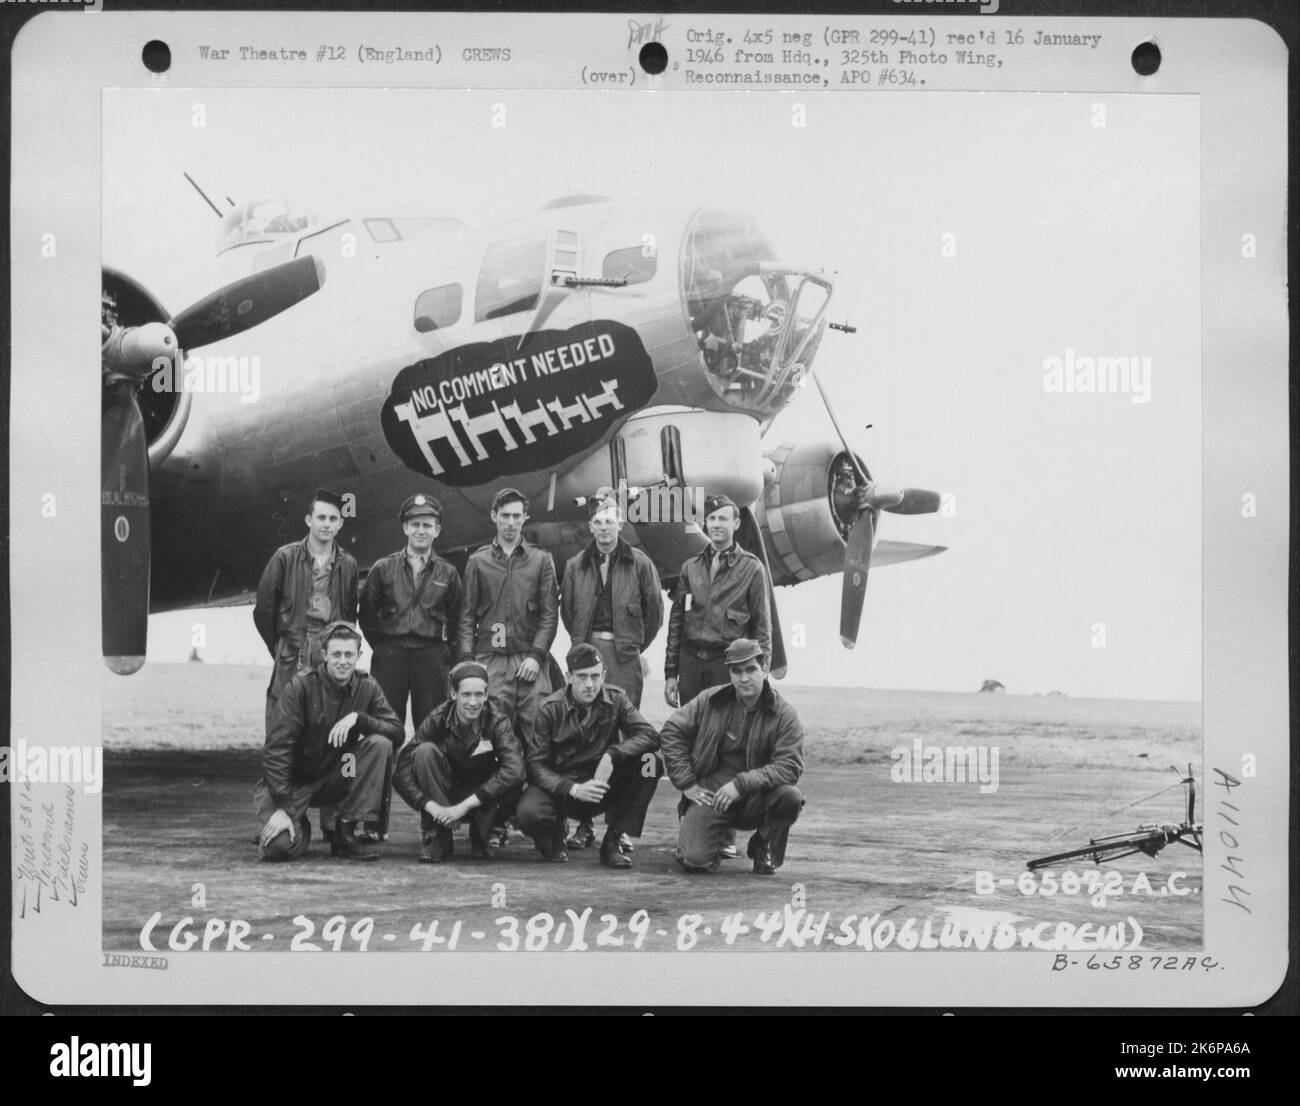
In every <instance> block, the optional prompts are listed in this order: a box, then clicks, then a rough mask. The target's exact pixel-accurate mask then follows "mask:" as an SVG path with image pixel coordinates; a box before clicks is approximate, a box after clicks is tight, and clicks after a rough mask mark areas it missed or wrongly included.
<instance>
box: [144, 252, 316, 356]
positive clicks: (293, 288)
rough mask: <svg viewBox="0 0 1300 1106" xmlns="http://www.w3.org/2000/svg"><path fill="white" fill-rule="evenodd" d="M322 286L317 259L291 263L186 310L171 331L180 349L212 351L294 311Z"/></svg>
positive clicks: (221, 290)
mask: <svg viewBox="0 0 1300 1106" xmlns="http://www.w3.org/2000/svg"><path fill="white" fill-rule="evenodd" d="M324 282H325V266H324V264H323V263H322V262H321V260H320V258H318V257H315V256H311V255H309V256H307V257H299V258H295V259H294V260H293V261H286V262H285V263H284V264H283V265H276V266H274V267H273V268H270V269H267V270H265V271H264V272H260V273H253V274H252V275H251V276H246V277H241V278H240V279H239V280H237V281H235V282H234V283H233V284H227V285H226V286H225V287H224V288H219V289H217V291H215V292H212V293H210V294H209V295H206V296H204V297H203V298H202V299H201V300H199V301H198V302H197V303H193V304H191V305H190V306H189V307H187V308H185V310H184V311H182V312H180V313H179V314H178V315H177V316H176V317H175V318H174V319H172V321H171V324H170V325H171V328H172V329H173V330H174V331H175V332H176V339H177V341H179V342H180V344H181V348H182V349H186V350H192V349H196V348H198V347H199V346H206V345H211V344H212V343H213V342H219V341H221V340H222V339H223V338H230V337H233V336H234V335H236V334H241V333H243V332H244V331H245V330H250V329H251V328H253V327H255V326H257V325H258V324H259V323H264V322H266V320H267V319H270V318H273V317H274V316H276V315H278V314H280V312H281V311H285V310H287V309H288V308H290V307H293V306H294V304H296V303H300V302H301V301H302V300H305V299H306V298H307V297H308V296H310V295H312V294H313V293H315V292H318V291H320V287H321V285H322V284H324Z"/></svg>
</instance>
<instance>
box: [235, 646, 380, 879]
mask: <svg viewBox="0 0 1300 1106" xmlns="http://www.w3.org/2000/svg"><path fill="white" fill-rule="evenodd" d="M321 643H322V652H323V653H324V658H325V659H324V663H322V664H319V665H317V667H315V668H313V669H311V670H310V671H308V672H299V673H298V674H297V675H296V676H294V677H293V679H291V680H290V681H289V683H288V684H287V685H286V686H285V688H284V690H283V691H282V692H281V693H280V696H279V698H278V700H277V701H276V704H275V709H274V710H273V711H272V713H271V723H270V728H269V729H268V731H267V735H266V747H265V749H264V750H263V752H262V779H260V780H259V781H258V783H257V787H256V788H254V790H253V804H254V806H255V807H256V809H257V817H258V820H259V822H260V823H261V825H262V832H261V835H260V836H259V838H258V856H259V857H260V858H261V859H262V860H292V859H294V858H295V857H298V856H301V855H302V854H303V853H304V852H306V851H307V843H308V842H309V841H310V840H311V823H310V822H309V821H308V820H307V817H306V813H307V808H308V807H310V806H318V805H320V804H322V803H327V804H329V805H331V806H333V807H336V808H337V812H338V821H337V822H336V824H335V829H334V837H333V840H332V841H331V842H330V854H331V855H332V856H337V857H342V858H344V859H346V860H375V859H377V858H378V856H379V853H378V851H377V850H376V849H375V848H374V845H373V844H371V843H370V842H368V841H362V840H358V838H357V826H358V825H359V824H360V823H361V822H364V821H366V820H374V819H376V818H378V817H379V808H380V806H381V804H382V803H383V798H384V781H385V779H386V778H387V776H388V766H389V763H390V761H391V759H392V755H393V743H394V742H396V741H399V740H401V738H402V737H403V727H402V724H401V723H400V722H399V721H398V720H397V715H396V714H395V713H394V712H393V708H392V707H390V706H389V705H388V701H387V700H386V699H385V698H384V693H383V692H382V691H381V690H380V689H379V684H378V683H376V682H375V680H374V679H373V678H371V677H370V676H367V675H366V674H365V673H363V672H358V671H357V670H356V667H357V658H358V657H359V656H360V655H361V635H360V634H359V633H357V631H356V630H354V629H353V628H352V627H351V626H350V625H348V623H346V622H332V623H330V624H329V625H328V626H326V627H325V628H324V630H322V631H321Z"/></svg>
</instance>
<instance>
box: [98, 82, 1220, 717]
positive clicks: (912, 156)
mask: <svg viewBox="0 0 1300 1106" xmlns="http://www.w3.org/2000/svg"><path fill="white" fill-rule="evenodd" d="M499 104H500V105H503V106H504V109H505V113H504V123H505V125H504V126H498V127H494V126H493V125H492V121H493V118H494V110H495V106H496V105H499ZM104 107H105V112H104V119H105V129H104V159H105V177H104V243H103V247H104V259H105V262H106V263H107V264H110V265H113V266H115V267H118V268H121V269H124V270H125V271H127V272H128V273H130V274H131V275H132V276H134V277H136V278H137V279H139V280H141V281H142V282H143V283H145V284H146V286H148V287H149V288H150V289H151V290H152V291H153V292H154V293H155V294H156V295H157V296H158V297H159V299H160V300H161V301H162V302H163V303H164V305H165V306H167V307H168V309H169V310H172V311H175V310H177V309H178V308H179V307H180V306H182V305H183V304H185V303H187V302H189V301H191V300H193V299H195V298H197V297H198V296H199V295H200V294H202V293H203V292H204V291H206V290H209V289H210V288H211V287H213V286H214V284H216V283H220V281H219V280H218V278H217V274H216V269H215V263H214V259H213V249H214V239H215V229H216V225H217V220H216V218H215V217H214V216H213V214H212V212H211V211H210V209H208V207H207V206H206V205H205V204H204V203H203V201H202V200H200V199H199V198H198V196H197V195H196V194H195V193H194V192H193V191H192V190H191V188H190V187H189V185H187V184H186V183H185V181H184V179H183V177H182V176H181V173H182V171H187V172H189V173H190V175H191V176H193V177H194V178H195V179H196V180H197V181H198V182H199V183H200V184H201V185H202V186H203V187H204V188H205V190H207V191H208V192H209V193H210V194H212V195H213V196H214V198H216V197H224V196H226V195H229V196H231V197H233V198H234V199H235V200H236V201H238V202H242V201H244V200H249V199H253V198H258V197H270V196H284V197H290V198H293V199H296V200H298V201H301V202H303V203H305V204H306V205H307V206H308V207H310V208H312V209H313V210H315V211H316V212H318V213H319V214H320V215H322V216H328V215H331V214H335V213H342V212H346V211H349V210H356V209H365V211H366V212H367V213H379V211H380V209H381V208H385V209H388V210H393V211H399V210H400V211H405V212H408V213H419V214H430V215H454V216H457V217H460V218H462V219H464V220H465V221H466V222H468V223H470V224H476V223H490V222H496V221H500V220H502V219H504V218H509V217H512V216H515V215H518V214H522V213H526V212H527V211H530V210H533V209H535V208H536V207H538V206H540V205H541V204H543V203H546V202H547V201H548V200H550V199H553V198H555V197H557V196H560V195H563V194H565V193H569V192H597V193H602V194H605V195H610V196H613V197H616V198H623V197H629V198H631V197H655V196H661V197H665V198H671V199H673V200H675V201H682V202H684V203H688V204H693V203H697V202H698V203H705V202H713V203H723V204H726V205H728V206H731V207H741V208H745V209H747V210H750V211H753V212H755V213H756V214H757V215H758V216H759V217H760V218H761V220H762V222H763V225H764V226H765V228H766V230H767V231H768V234H769V237H770V238H771V239H772V240H773V242H774V244H775V245H776V247H777V252H778V254H779V255H780V256H781V257H782V258H784V259H787V260H791V261H794V262H799V263H802V264H805V265H808V266H809V267H812V268H820V269H822V270H823V271H824V272H825V273H826V274H827V275H828V276H830V277H831V278H832V279H833V280H834V281H835V285H836V287H835V292H834V298H833V300H832V303H831V308H830V314H831V317H832V318H833V319H835V320H837V321H842V320H847V321H848V322H850V323H852V324H853V325H854V326H856V327H857V328H858V329H857V333H856V334H854V335H845V334H840V333H836V332H831V333H828V334H827V336H826V338H825V339H824V340H823V342H822V345H821V350H820V352H819V354H818V358H817V370H818V375H819V377H820V378H821V380H822V382H823V383H824V385H825V387H826V390H827V392H828V394H829V395H830V398H831V402H832V403H833V404H834V405H835V409H836V412H837V415H838V417H839V420H840V423H841V425H842V426H843V427H844V428H845V432H846V434H847V436H848V438H849V441H850V444H851V445H852V446H853V447H854V448H855V450H856V451H857V452H859V453H860V454H861V455H862V456H863V457H864V458H865V459H866V462H867V464H868V466H869V467H870V468H871V471H872V474H873V476H874V477H875V478H877V479H879V480H882V481H885V482H890V483H893V482H898V483H910V484H914V485H917V486H921V487H929V488H934V489H936V490H939V491H941V492H944V493H946V494H947V495H949V496H950V497H951V498H950V500H949V503H950V505H951V513H950V514H946V515H933V516H921V517H903V516H890V515H885V516H883V522H882V524H881V527H880V536H881V537H882V538H886V539H892V540H899V541H915V542H921V543H925V544H938V545H945V546H947V547H948V549H947V551H946V552H944V553H942V554H940V555H939V556H938V557H934V558H930V559H927V560H924V561H920V562H915V563H911V564H903V565H891V566H887V567H882V568H878V569H876V570H873V572H872V573H871V577H870V582H869V586H868V590H867V599H866V607H865V614H864V618H863V628H862V632H861V634H860V635H859V642H858V646H857V648H856V649H855V650H853V651H848V650H845V649H843V648H842V647H841V646H840V644H839V642H838V630H837V627H838V609H839V593H840V586H841V582H840V577H839V576H838V575H837V576H834V577H829V578H824V579H820V580H816V581H812V582H810V583H807V584H802V585H799V586H798V587H797V588H782V589H778V591H777V600H778V605H779V607H780V611H781V615H782V620H783V623H784V625H785V627H786V631H787V635H788V636H791V637H793V636H795V635H796V633H798V637H799V640H801V641H802V642H803V644H802V645H799V644H797V643H793V642H792V643H791V647H790V650H789V651H790V675H789V677H788V678H789V680H790V682H792V683H798V684H832V685H841V686H868V687H879V688H927V689H935V690H949V691H967V690H975V689H977V688H978V687H979V686H980V685H981V683H982V682H983V681H984V680H986V679H997V680H999V681H1001V682H1002V683H1003V684H1005V685H1006V687H1007V688H1008V690H1009V691H1011V692H1012V693H1023V694H1030V693H1034V692H1044V693H1045V692H1047V691H1052V690H1060V691H1064V692H1065V693H1067V694H1069V695H1072V696H1089V697H1103V698H1144V699H1199V698H1200V695H1201V633H1202V628H1201V602H1200V599H1201V525H1202V523H1201V515H1202V503H1201V388H1200V314H1199V311H1200V307H1199V296H1200V237H1199V203H1200V196H1199V140H1198V129H1199V118H1198V105H1197V101H1196V99H1195V98H1194V97H1177V96H1150V95H1144V96H1119V95H1107V96H1101V97H1099V96H1095V95H1065V94H1029V93H1026V94H1012V93H920V94H918V93H873V94H870V95H849V94H836V93H826V94H817V95H811V94H799V95H794V94H781V93H764V92H708V93H704V94H701V93H664V92H645V93H632V92H622V93H597V92H591V93H586V92H566V93H561V92H537V91H529V92H527V93H526V94H524V93H500V92H498V93H477V92H476V93H461V92H449V91H392V92H389V91H364V92H362V91H351V92H339V91H335V90H285V91H280V90H262V91H257V92H246V91H233V92H231V91H219V90H211V89H204V90H202V91H201V92H200V91H186V90H183V89H180V90H106V92H105V101H104ZM799 107H802V108H803V112H802V115H801V114H800V112H799V111H798V110H796V109H797V108H799ZM1099 107H1100V108H1101V112H1100V113H1099V111H1098V108H1099ZM200 109H201V110H200ZM496 118H497V119H500V118H501V113H500V112H499V111H497V112H496ZM800 119H801V120H802V122H803V126H795V125H793V124H794V123H795V122H797V121H800ZM196 122H201V124H202V125H195V124H196ZM1118 356H1126V357H1129V358H1131V359H1132V360H1133V363H1134V364H1135V365H1137V364H1140V365H1143V366H1146V367H1147V369H1146V375H1145V376H1143V377H1139V378H1138V380H1137V382H1136V384H1135V383H1134V382H1132V381H1130V382H1129V385H1130V386H1129V388H1128V390H1126V391H1109V392H1104V393H1100V394H1099V393H1079V392H1076V391H1069V392H1067V391H1063V390H1061V389H1060V388H1058V387H1056V386H1055V381H1056V378H1055V377H1053V375H1052V372H1051V370H1052V369H1053V368H1056V369H1057V371H1058V375H1059V377H1060V378H1061V380H1062V383H1063V378H1064V376H1065V372H1066V369H1067V368H1068V367H1075V366H1077V365H1079V364H1080V363H1081V362H1080V359H1081V358H1098V357H1118ZM1137 384H1140V385H1141V387H1138V386H1136V385H1137ZM199 398H200V399H201V397H199ZM868 424H870V429H867V426H868ZM833 438H834V431H833V430H832V428H831V424H830V422H829V420H828V419H827V417H826V414H825V412H824V411H823V410H822V408H821V405H820V401H819V399H818V397H817V394H816V391H815V389H808V390H807V391H806V393H805V394H803V395H801V396H800V398H799V399H798V401H797V402H796V403H795V404H794V405H792V407H791V408H790V409H789V410H787V411H786V412H784V413H783V414H782V415H781V416H779V417H778V418H777V419H776V420H775V422H774V423H773V425H772V426H771V427H770V429H769V431H768V433H767V436H766V438H765V439H764V446H765V448H772V447H775V446H777V445H779V444H780V443H782V442H785V441H802V440H806V439H821V440H833ZM267 552H268V555H269V553H270V551H269V550H268V551H267ZM195 623H202V624H203V627H204V632H205V635H206V636H205V645H204V648H203V649H202V650H201V653H202V654H203V655H204V657H205V658H206V659H207V660H209V661H212V662H220V661H229V662H237V663H249V662H257V663H268V664H269V658H268V657H267V656H266V652H265V648H264V647H263V646H262V644H261V642H260V640H259V639H258V638H257V637H256V635H255V634H254V632H253V630H252V619H251V611H250V609H249V608H236V609H233V610H225V611H203V612H178V613H175V614H171V615H162V616H155V617H154V618H153V619H151V624H150V635H151V636H150V647H149V657H150V659H151V660H184V659H185V657H186V656H188V654H189V651H190V645H191V640H192V637H193V626H194V624H195ZM799 631H801V632H799ZM556 652H557V656H559V655H562V650H561V647H560V645H559V644H557V647H556ZM649 652H650V657H651V663H652V667H653V669H654V670H655V671H656V672H658V671H661V670H662V660H663V649H662V637H661V639H660V642H659V643H657V644H656V645H652V646H651V649H650V651H649Z"/></svg>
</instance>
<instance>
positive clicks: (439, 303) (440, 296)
mask: <svg viewBox="0 0 1300 1106" xmlns="http://www.w3.org/2000/svg"><path fill="white" fill-rule="evenodd" d="M461 298H462V289H461V286H460V285H459V284H444V285H443V286H442V287H441V288H430V289H429V290H428V291H427V292H421V293H420V296H419V299H417V300H416V301H415V329H416V330H418V331H419V332H420V333H421V334H428V333H429V331H431V330H442V329H443V328H444V327H449V326H454V325H455V324H456V323H457V322H458V321H459V320H460V303H461Z"/></svg>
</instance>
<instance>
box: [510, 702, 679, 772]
mask: <svg viewBox="0 0 1300 1106" xmlns="http://www.w3.org/2000/svg"><path fill="white" fill-rule="evenodd" d="M658 748H659V732H658V731H657V730H656V729H655V728H654V726H652V725H651V724H650V723H649V722H647V721H646V720H645V718H644V717H643V716H642V714H641V712H640V711H639V710H637V709H636V707H634V706H633V705H632V700H630V699H629V698H628V697H627V695H626V694H625V693H624V692H623V691H621V690H620V689H618V688H616V687H609V686H605V687H602V688H601V689H600V694H599V695H598V696H596V698H595V701H594V702H593V703H592V704H591V706H590V707H589V708H587V712H586V717H585V718H584V717H583V710H582V709H581V708H580V707H579V706H578V704H577V702H576V701H575V700H574V698H573V694H572V692H571V691H570V690H569V688H567V687H566V688H564V690H562V691H557V692H556V693H555V694H554V695H550V696H548V697H547V698H546V699H545V700H543V702H542V705H541V706H540V707H538V708H537V717H536V718H535V719H534V720H533V731H532V734H531V736H530V737H529V739H528V748H527V749H526V751H525V757H526V759H527V762H528V782H529V783H531V784H535V785H536V786H537V787H540V788H541V789H542V790H543V791H545V792H547V793H549V794H551V795H554V796H555V797H556V798H563V797H564V796H565V795H567V794H568V793H569V792H570V791H572V790H573V785H574V784H575V783H583V782H585V781H586V780H589V779H591V778H592V776H593V775H594V774H595V772H596V766H597V765H598V764H599V763H600V758H601V757H603V756H604V755H605V754H606V753H609V756H610V759H611V760H612V761H614V765H615V767H617V766H618V762H619V761H620V760H623V759H625V758H627V757H638V758H639V757H642V756H644V755H645V754H646V753H654V752H656V751H657V750H658Z"/></svg>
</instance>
